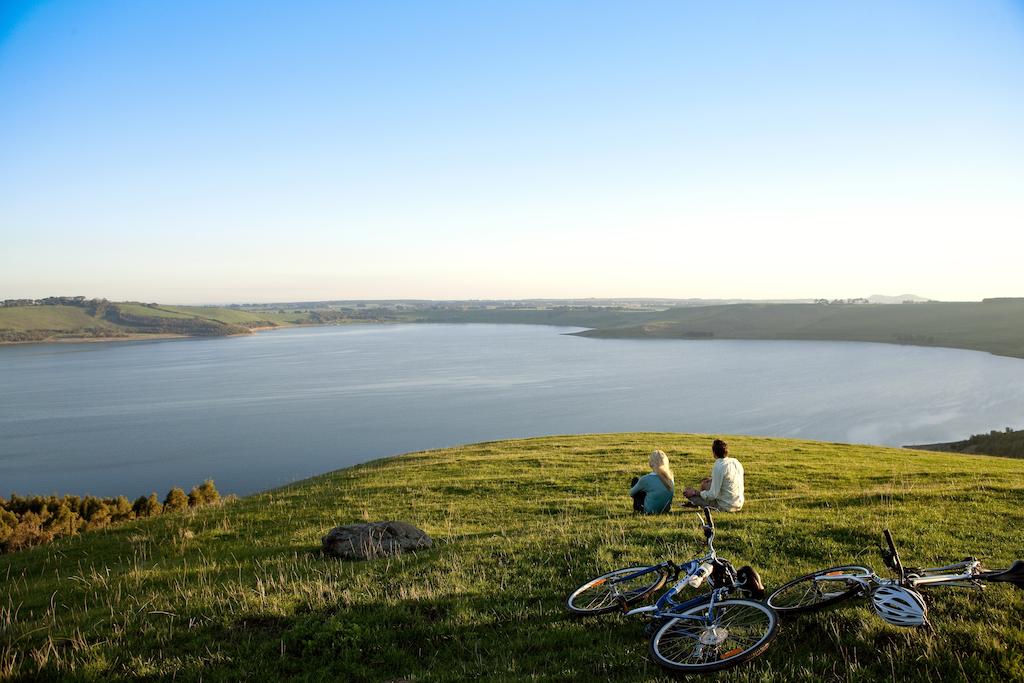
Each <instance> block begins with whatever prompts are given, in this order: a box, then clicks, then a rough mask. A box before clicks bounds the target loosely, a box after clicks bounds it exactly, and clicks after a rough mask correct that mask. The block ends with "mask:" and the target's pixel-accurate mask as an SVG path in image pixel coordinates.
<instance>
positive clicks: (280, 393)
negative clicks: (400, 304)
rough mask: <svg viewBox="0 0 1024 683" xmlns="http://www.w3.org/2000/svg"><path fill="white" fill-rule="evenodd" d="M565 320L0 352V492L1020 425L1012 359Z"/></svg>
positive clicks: (90, 489) (110, 490) (161, 488)
mask: <svg viewBox="0 0 1024 683" xmlns="http://www.w3.org/2000/svg"><path fill="white" fill-rule="evenodd" d="M567 331H570V330H567V329H566V328H554V327H541V326H526V325H522V326H520V325H360V326H347V327H313V328H298V329H286V330H278V331H273V332H265V333H260V334H256V335H253V336H249V337H236V338H217V339H188V340H172V341H146V342H123V343H84V344H34V345H23V346H8V347H0V494H3V495H6V494H8V493H10V492H11V491H17V492H18V493H21V494H27V493H52V492H58V493H78V494H82V493H92V494H95V495H115V494H125V495H127V496H129V497H135V496H138V495H140V494H143V493H148V492H150V491H157V492H158V493H159V494H160V495H161V496H162V495H163V493H164V492H166V490H167V489H168V488H169V487H170V486H174V485H176V486H182V487H184V488H186V489H187V488H189V487H190V486H192V485H193V484H195V483H199V482H201V481H202V480H203V479H205V478H207V477H212V478H214V479H215V480H216V482H217V486H218V488H219V489H220V490H221V492H223V493H227V492H233V493H238V494H246V493H251V492H253V491H257V490H261V489H266V488H270V487H273V486H276V485H279V484H283V483H286V482H289V481H292V480H295V479H298V478H302V477H307V476H310V475H314V474H319V473H321V472H326V471H329V470H334V469H338V468H341V467H345V466H347V465H351V464H354V463H358V462H364V461H366V460H370V459H373V458H377V457H380V456H384V455H390V454H395V453H402V452H406V451H413V450H422V449H427V448H436V447H442V446H451V445H455V444H460V443H469V442H474V441H483V440H492V439H504V438H512V437H523V436H538V435H546V434H567V433H580V432H617V431H676V432H701V433H714V434H729V433H740V434H763V435H771V436H788V437H801V438H809V439H823V440H829V441H848V442H858V443H873V444H887V445H897V446H898V445H903V444H908V443H928V442H935V441H952V440H956V439H961V438H965V437H967V436H968V435H970V434H972V433H978V432H984V431H988V430H990V429H1002V428H1004V427H1007V426H1016V427H1020V426H1022V424H1021V423H1022V422H1024V420H1022V418H1024V361H1022V360H1019V359H1012V358H1000V357H997V356H991V355H989V354H985V353H978V352H971V351H958V350H951V349H935V348H918V347H910V346H892V345H886V344H866V343H853V342H780V341H700V340H695V341H689V340H612V339H586V338H582V337H572V336H566V335H565V332H567ZM740 455H742V454H740Z"/></svg>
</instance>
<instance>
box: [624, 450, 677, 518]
mask: <svg viewBox="0 0 1024 683" xmlns="http://www.w3.org/2000/svg"><path fill="white" fill-rule="evenodd" d="M650 465H651V472H650V474H645V475H644V476H642V477H639V478H634V479H633V482H632V483H633V488H631V489H630V490H629V495H630V496H632V497H633V510H634V511H636V512H642V513H644V514H648V515H656V514H658V513H661V512H668V511H669V509H670V508H671V507H672V494H673V493H674V492H675V487H676V478H675V476H674V475H673V474H672V468H671V467H670V466H669V464H668V456H667V455H665V452H664V451H654V452H653V453H651V458H650Z"/></svg>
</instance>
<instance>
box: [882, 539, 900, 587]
mask: <svg viewBox="0 0 1024 683" xmlns="http://www.w3.org/2000/svg"><path fill="white" fill-rule="evenodd" d="M882 535H884V536H885V542H886V543H887V544H888V546H889V554H888V555H887V556H886V557H885V564H886V566H888V567H889V568H890V569H892V570H893V571H894V572H896V573H898V574H899V575H900V578H901V579H902V578H903V562H902V561H900V554H899V552H898V551H897V550H896V543H895V542H894V541H893V540H892V534H891V533H889V530H888V529H882Z"/></svg>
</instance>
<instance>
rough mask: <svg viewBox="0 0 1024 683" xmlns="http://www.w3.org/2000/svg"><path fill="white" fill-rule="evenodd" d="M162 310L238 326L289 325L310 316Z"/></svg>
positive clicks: (179, 308) (185, 308)
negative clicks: (256, 324) (264, 323)
mask: <svg viewBox="0 0 1024 683" xmlns="http://www.w3.org/2000/svg"><path fill="white" fill-rule="evenodd" d="M161 308H163V309H164V310H167V311H176V312H178V313H180V314H183V315H190V316H198V317H200V318H208V319H210V320H216V321H217V322H222V323H228V324H236V325H246V324H249V323H255V322H264V321H268V322H272V323H275V324H289V323H295V322H299V321H302V320H305V319H308V316H307V315H305V314H296V313H277V312H276V311H245V310H240V309H237V308H221V307H218V306H161Z"/></svg>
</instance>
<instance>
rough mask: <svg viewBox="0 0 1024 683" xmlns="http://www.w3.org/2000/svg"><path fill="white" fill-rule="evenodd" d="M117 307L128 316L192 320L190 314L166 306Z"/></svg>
mask: <svg viewBox="0 0 1024 683" xmlns="http://www.w3.org/2000/svg"><path fill="white" fill-rule="evenodd" d="M117 307H118V308H119V309H120V310H121V312H123V313H126V314H128V315H135V316H142V317H144V318H145V317H149V318H194V317H196V316H194V315H192V314H191V313H185V312H182V311H176V310H174V309H171V308H168V307H166V306H147V305H145V304H137V303H119V304H117Z"/></svg>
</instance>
